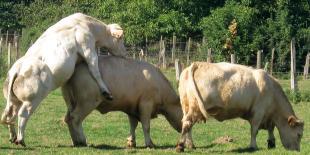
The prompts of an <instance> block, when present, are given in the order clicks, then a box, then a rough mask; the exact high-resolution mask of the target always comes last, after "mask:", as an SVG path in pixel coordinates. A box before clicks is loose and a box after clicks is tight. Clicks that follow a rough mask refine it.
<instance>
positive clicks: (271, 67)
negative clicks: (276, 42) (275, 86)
mask: <svg viewBox="0 0 310 155" xmlns="http://www.w3.org/2000/svg"><path fill="white" fill-rule="evenodd" d="M274 50H275V49H274V48H272V50H271V60H270V75H272V73H273V61H274Z"/></svg>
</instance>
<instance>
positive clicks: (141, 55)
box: [139, 49, 144, 61]
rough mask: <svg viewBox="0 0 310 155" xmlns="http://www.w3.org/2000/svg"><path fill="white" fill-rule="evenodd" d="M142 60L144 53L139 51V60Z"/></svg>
mask: <svg viewBox="0 0 310 155" xmlns="http://www.w3.org/2000/svg"><path fill="white" fill-rule="evenodd" d="M143 58H144V52H143V49H141V50H140V52H139V60H140V61H142V60H143Z"/></svg>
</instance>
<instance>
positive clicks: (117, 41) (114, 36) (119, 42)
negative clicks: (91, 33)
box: [99, 24, 127, 57]
mask: <svg viewBox="0 0 310 155" xmlns="http://www.w3.org/2000/svg"><path fill="white" fill-rule="evenodd" d="M100 39H101V40H99V46H101V47H105V48H107V49H108V50H109V52H110V53H111V54H112V55H115V56H123V57H125V56H126V54H127V51H126V48H125V45H124V31H123V29H122V28H121V27H120V26H119V25H118V24H109V25H107V28H106V37H102V38H100Z"/></svg>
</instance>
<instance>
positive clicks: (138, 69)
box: [69, 56, 178, 114]
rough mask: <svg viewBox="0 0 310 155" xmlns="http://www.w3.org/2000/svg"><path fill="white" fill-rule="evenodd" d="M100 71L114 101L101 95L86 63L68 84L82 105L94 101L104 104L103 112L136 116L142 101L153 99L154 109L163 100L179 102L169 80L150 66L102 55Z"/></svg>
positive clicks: (77, 68)
mask: <svg viewBox="0 0 310 155" xmlns="http://www.w3.org/2000/svg"><path fill="white" fill-rule="evenodd" d="M99 68H100V72H101V76H102V78H103V80H104V81H105V83H106V84H107V86H108V88H109V89H110V91H111V93H112V95H113V97H114V99H113V100H112V101H108V100H105V99H104V98H103V97H102V96H101V94H100V91H99V87H98V86H97V84H96V83H95V81H94V80H93V78H92V77H91V76H90V73H89V71H88V68H87V65H86V64H84V63H82V64H80V65H78V66H77V67H76V71H75V73H74V74H73V76H72V78H71V79H70V80H69V85H70V86H71V88H72V90H74V91H76V92H75V93H73V94H75V95H76V100H78V101H80V102H81V101H82V102H83V101H86V100H89V99H92V98H94V102H102V104H100V106H99V107H98V108H97V109H98V110H100V112H102V113H106V112H109V111H118V110H120V111H124V112H126V113H130V114H136V113H137V110H138V104H139V102H140V100H141V99H142V98H146V99H151V100H152V101H153V103H155V106H156V105H160V104H164V103H162V102H163V101H165V102H168V103H176V104H177V103H178V96H177V94H176V93H175V91H174V90H173V88H172V86H171V85H170V83H169V81H168V80H167V79H166V78H165V77H164V75H163V74H162V73H161V72H160V71H159V70H158V69H157V68H155V67H154V66H152V65H151V64H148V63H146V62H141V61H135V60H131V59H124V58H120V57H114V56H100V57H99ZM81 90H85V91H81ZM77 94H80V95H77Z"/></svg>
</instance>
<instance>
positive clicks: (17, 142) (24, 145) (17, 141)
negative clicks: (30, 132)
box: [14, 140, 26, 147]
mask: <svg viewBox="0 0 310 155" xmlns="http://www.w3.org/2000/svg"><path fill="white" fill-rule="evenodd" d="M14 143H15V144H16V145H21V146H23V147H26V144H25V142H24V140H15V142H14Z"/></svg>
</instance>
